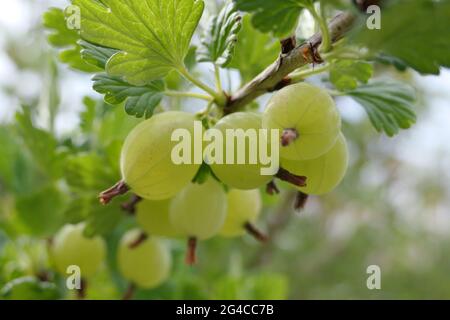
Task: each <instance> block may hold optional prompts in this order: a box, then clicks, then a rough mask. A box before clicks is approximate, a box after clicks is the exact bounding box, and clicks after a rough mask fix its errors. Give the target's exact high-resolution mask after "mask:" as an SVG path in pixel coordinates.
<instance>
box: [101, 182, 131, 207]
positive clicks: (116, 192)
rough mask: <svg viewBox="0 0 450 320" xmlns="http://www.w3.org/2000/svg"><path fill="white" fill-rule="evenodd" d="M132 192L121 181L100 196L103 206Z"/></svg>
mask: <svg viewBox="0 0 450 320" xmlns="http://www.w3.org/2000/svg"><path fill="white" fill-rule="evenodd" d="M129 190H130V188H129V187H128V186H127V185H126V183H125V182H124V181H119V182H117V183H116V184H115V185H113V186H112V187H111V188H109V189H107V190H105V191H103V192H101V193H100V194H99V196H98V198H99V200H100V203H101V204H108V203H109V202H111V200H112V199H113V198H115V197H117V196H120V195H121V194H125V193H127V192H128V191H129Z"/></svg>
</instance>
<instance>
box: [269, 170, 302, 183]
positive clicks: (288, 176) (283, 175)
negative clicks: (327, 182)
mask: <svg viewBox="0 0 450 320" xmlns="http://www.w3.org/2000/svg"><path fill="white" fill-rule="evenodd" d="M275 177H277V178H278V179H280V180H282V181H286V182H289V183H290V184H293V185H294V186H297V187H305V186H306V177H305V176H297V175H295V174H293V173H290V172H289V171H287V170H286V169H283V168H281V167H280V169H278V172H277V174H276V175H275Z"/></svg>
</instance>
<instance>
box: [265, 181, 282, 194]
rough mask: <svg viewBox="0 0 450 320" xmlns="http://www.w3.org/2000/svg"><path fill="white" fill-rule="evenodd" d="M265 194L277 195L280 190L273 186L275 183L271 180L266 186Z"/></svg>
mask: <svg viewBox="0 0 450 320" xmlns="http://www.w3.org/2000/svg"><path fill="white" fill-rule="evenodd" d="M266 192H267V194H270V195H271V196H273V195H274V194H279V193H280V189H278V187H277V185H276V184H275V181H274V180H272V181H270V182H269V183H268V184H267V185H266Z"/></svg>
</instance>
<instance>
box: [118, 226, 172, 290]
mask: <svg viewBox="0 0 450 320" xmlns="http://www.w3.org/2000/svg"><path fill="white" fill-rule="evenodd" d="M140 233H141V231H140V230H138V229H134V230H130V231H128V232H127V233H125V234H124V236H123V237H122V239H121V241H120V243H119V248H118V253H117V262H118V267H119V270H120V272H121V274H122V275H123V277H124V278H125V279H127V280H128V281H130V282H131V283H133V284H135V285H137V286H138V287H141V288H146V289H150V288H155V287H157V286H159V285H161V284H162V283H163V282H164V281H166V280H167V279H168V278H169V275H170V269H171V266H172V257H171V255H170V251H169V249H168V247H167V246H166V244H165V243H164V241H162V240H161V239H159V238H157V237H152V236H150V237H148V238H147V239H146V240H144V241H143V242H141V243H140V244H139V245H138V246H136V247H133V248H131V247H130V244H132V243H133V242H134V241H136V239H137V238H138V237H139V236H140Z"/></svg>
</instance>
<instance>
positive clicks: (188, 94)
mask: <svg viewBox="0 0 450 320" xmlns="http://www.w3.org/2000/svg"><path fill="white" fill-rule="evenodd" d="M164 94H165V95H166V96H169V97H178V98H194V99H200V100H206V101H212V97H210V96H208V95H205V94H201V93H196V92H179V91H171V90H166V91H164Z"/></svg>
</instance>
